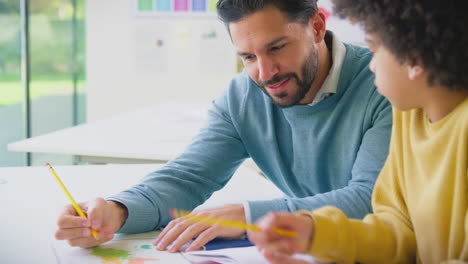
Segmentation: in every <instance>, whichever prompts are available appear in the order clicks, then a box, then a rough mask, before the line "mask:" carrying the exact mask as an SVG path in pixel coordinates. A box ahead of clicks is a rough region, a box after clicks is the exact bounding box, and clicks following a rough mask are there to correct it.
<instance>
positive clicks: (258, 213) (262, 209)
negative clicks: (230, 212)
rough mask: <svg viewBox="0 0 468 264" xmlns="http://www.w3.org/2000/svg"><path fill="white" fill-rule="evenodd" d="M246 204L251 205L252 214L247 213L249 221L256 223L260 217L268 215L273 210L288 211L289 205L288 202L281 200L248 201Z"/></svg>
mask: <svg viewBox="0 0 468 264" xmlns="http://www.w3.org/2000/svg"><path fill="white" fill-rule="evenodd" d="M246 204H247V206H248V207H249V212H250V216H248V215H247V214H246V220H247V223H255V222H256V221H257V220H258V219H260V218H261V217H262V216H264V215H266V214H267V213H269V212H271V211H274V212H280V211H283V212H284V211H288V206H287V204H286V202H284V203H282V202H281V201H279V200H270V201H247V202H246ZM244 208H245V207H244ZM247 217H248V218H247Z"/></svg>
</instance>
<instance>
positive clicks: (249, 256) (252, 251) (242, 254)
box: [184, 247, 316, 264]
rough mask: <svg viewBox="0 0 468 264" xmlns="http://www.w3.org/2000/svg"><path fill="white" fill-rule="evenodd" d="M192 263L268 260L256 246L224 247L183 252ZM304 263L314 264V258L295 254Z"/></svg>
mask: <svg viewBox="0 0 468 264" xmlns="http://www.w3.org/2000/svg"><path fill="white" fill-rule="evenodd" d="M184 255H185V257H186V258H187V259H188V260H189V261H190V262H191V263H193V264H206V263H209V264H214V263H219V264H266V263H268V261H266V259H265V258H264V257H263V256H262V254H260V252H259V251H258V249H257V248H256V247H240V248H225V249H218V250H209V251H193V252H189V253H184ZM294 257H295V258H297V259H301V260H304V261H305V263H311V264H316V262H314V259H313V258H312V257H310V256H307V255H295V256H294Z"/></svg>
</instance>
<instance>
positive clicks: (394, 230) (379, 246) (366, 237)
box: [300, 148, 416, 263]
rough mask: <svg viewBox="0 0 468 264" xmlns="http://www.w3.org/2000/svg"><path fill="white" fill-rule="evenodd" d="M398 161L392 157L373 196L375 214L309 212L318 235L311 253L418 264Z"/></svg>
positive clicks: (321, 258)
mask: <svg viewBox="0 0 468 264" xmlns="http://www.w3.org/2000/svg"><path fill="white" fill-rule="evenodd" d="M390 151H392V148H391V149H390ZM394 162H398V160H395V161H393V160H390V159H388V160H387V162H386V164H385V166H384V168H383V169H382V172H381V174H380V176H379V178H378V180H377V182H376V185H375V189H374V193H373V196H372V205H373V209H374V214H368V215H367V216H366V217H365V218H364V219H363V220H357V219H349V218H347V217H346V215H345V214H344V213H343V212H342V211H340V210H339V209H337V208H334V207H330V206H327V207H323V208H320V209H317V210H315V211H313V212H304V211H302V212H300V213H301V214H309V215H311V216H312V217H313V218H314V220H315V234H314V238H313V241H312V245H311V248H310V250H309V253H310V254H311V255H312V256H313V257H314V258H316V259H317V260H319V261H324V262H337V263H355V262H360V263H414V262H415V261H416V240H415V236H414V232H413V227H412V225H411V221H410V218H409V216H408V210H407V208H406V206H405V203H404V200H405V199H404V191H403V190H404V186H402V184H404V182H403V181H401V178H400V177H398V174H399V172H398V169H397V168H398V166H394V164H392V163H394Z"/></svg>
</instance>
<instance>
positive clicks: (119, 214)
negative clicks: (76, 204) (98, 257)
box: [55, 198, 128, 248]
mask: <svg viewBox="0 0 468 264" xmlns="http://www.w3.org/2000/svg"><path fill="white" fill-rule="evenodd" d="M80 207H81V209H82V210H83V212H84V213H85V214H86V215H87V217H88V219H85V218H82V217H80V216H78V214H77V213H76V211H75V209H73V206H72V205H71V204H70V205H67V206H66V207H65V208H64V210H63V212H62V213H61V214H60V216H59V218H58V221H57V226H58V227H57V231H56V232H55V238H56V239H58V240H67V242H68V244H69V245H70V246H73V247H81V248H89V247H93V246H97V245H99V244H102V243H104V242H107V241H109V240H111V239H112V238H114V233H115V232H117V230H119V229H120V227H121V226H122V225H123V224H124V223H125V220H126V219H127V214H128V212H127V208H126V207H125V206H124V205H122V204H120V203H118V202H113V201H106V200H104V199H102V198H97V199H95V200H92V201H89V202H85V203H81V204H80ZM90 228H92V229H94V230H96V232H97V233H98V240H96V239H95V238H94V237H93V236H92V235H91V230H90Z"/></svg>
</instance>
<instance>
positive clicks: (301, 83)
mask: <svg viewBox="0 0 468 264" xmlns="http://www.w3.org/2000/svg"><path fill="white" fill-rule="evenodd" d="M317 71H318V56H317V50H316V49H315V48H314V47H312V49H311V52H310V54H309V56H308V57H307V58H306V60H305V61H304V63H303V64H302V67H301V73H302V78H303V79H302V80H301V79H300V78H299V76H297V74H296V73H294V72H290V73H285V74H282V75H275V76H273V78H271V79H270V80H268V81H258V83H257V85H258V86H259V87H260V88H261V89H262V91H263V92H264V93H265V94H266V95H268V96H269V97H270V98H271V100H272V101H273V102H274V103H275V104H276V105H277V106H279V107H290V106H293V105H296V104H298V103H299V102H300V101H301V100H302V99H303V98H304V97H305V96H306V94H307V92H309V90H310V88H311V86H312V83H313V82H314V80H315V77H316V75H317ZM287 78H290V79H294V80H295V81H296V85H297V88H298V89H297V90H296V91H292V94H291V91H289V93H290V94H288V91H284V92H282V93H279V94H275V95H271V94H269V93H268V92H267V90H266V88H265V86H267V85H272V84H275V83H278V82H281V81H282V80H286V79H287ZM288 97H289V98H288Z"/></svg>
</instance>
